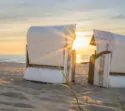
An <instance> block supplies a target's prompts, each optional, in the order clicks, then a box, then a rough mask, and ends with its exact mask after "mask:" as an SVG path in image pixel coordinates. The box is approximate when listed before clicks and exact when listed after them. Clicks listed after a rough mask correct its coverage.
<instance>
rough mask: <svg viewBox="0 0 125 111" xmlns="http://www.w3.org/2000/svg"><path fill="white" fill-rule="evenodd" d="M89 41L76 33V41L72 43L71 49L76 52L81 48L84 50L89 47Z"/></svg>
mask: <svg viewBox="0 0 125 111" xmlns="http://www.w3.org/2000/svg"><path fill="white" fill-rule="evenodd" d="M89 41H90V38H88V37H85V36H83V35H80V34H79V33H76V40H75V41H74V44H73V49H75V50H78V49H81V48H85V47H87V46H89Z"/></svg>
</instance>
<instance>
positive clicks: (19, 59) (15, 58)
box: [0, 55, 25, 63]
mask: <svg viewBox="0 0 125 111" xmlns="http://www.w3.org/2000/svg"><path fill="white" fill-rule="evenodd" d="M0 62H16V63H25V55H0Z"/></svg>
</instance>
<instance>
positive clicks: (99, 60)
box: [88, 30, 125, 87]
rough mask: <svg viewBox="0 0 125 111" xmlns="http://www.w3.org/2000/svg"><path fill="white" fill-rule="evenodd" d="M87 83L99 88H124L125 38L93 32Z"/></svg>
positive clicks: (97, 31)
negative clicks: (93, 47) (94, 51)
mask: <svg viewBox="0 0 125 111" xmlns="http://www.w3.org/2000/svg"><path fill="white" fill-rule="evenodd" d="M93 34H94V35H93V37H92V39H91V45H95V46H96V53H95V54H94V55H92V56H91V58H90V68H89V77H88V82H89V83H90V84H94V85H97V86H101V87H125V36H123V35H118V34H114V33H111V32H107V31H100V30H94V33H93Z"/></svg>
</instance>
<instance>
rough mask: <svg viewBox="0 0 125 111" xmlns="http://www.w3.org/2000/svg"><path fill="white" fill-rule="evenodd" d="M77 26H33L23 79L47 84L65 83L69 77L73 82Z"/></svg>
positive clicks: (28, 37) (30, 32)
mask: <svg viewBox="0 0 125 111" xmlns="http://www.w3.org/2000/svg"><path fill="white" fill-rule="evenodd" d="M75 29H76V25H58V26H33V27H31V28H30V29H29V31H28V33H27V47H26V53H27V54H26V66H27V68H26V70H25V72H24V79H26V80H32V81H39V82H47V83H66V78H67V79H68V80H69V81H72V80H73V79H74V78H73V76H72V74H73V71H74V62H73V61H74V58H73V54H74V52H73V49H72V45H73V42H74V40H75Z"/></svg>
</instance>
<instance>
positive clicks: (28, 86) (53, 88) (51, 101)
mask: <svg viewBox="0 0 125 111" xmlns="http://www.w3.org/2000/svg"><path fill="white" fill-rule="evenodd" d="M87 68H88V64H84V65H83V64H79V65H77V66H76V83H74V84H73V88H74V90H75V91H76V93H77V96H78V99H79V102H80V106H81V108H82V111H84V110H85V109H89V111H124V110H122V109H123V108H124V107H125V106H124V103H125V101H124V100H125V96H124V94H125V90H124V89H106V88H99V87H95V86H90V85H88V84H87V74H86V73H87V71H88V69H87ZM24 70H25V64H22V63H7V62H6V63H5V62H1V63H0V111H79V110H77V104H76V100H75V99H74V96H73V93H72V91H71V90H70V89H69V88H66V87H65V86H63V85H59V84H45V83H44V84H43V83H36V82H31V81H26V80H24V79H23V72H24ZM117 96H118V97H119V99H117ZM121 104H122V105H121ZM87 111H88V110H87Z"/></svg>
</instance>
